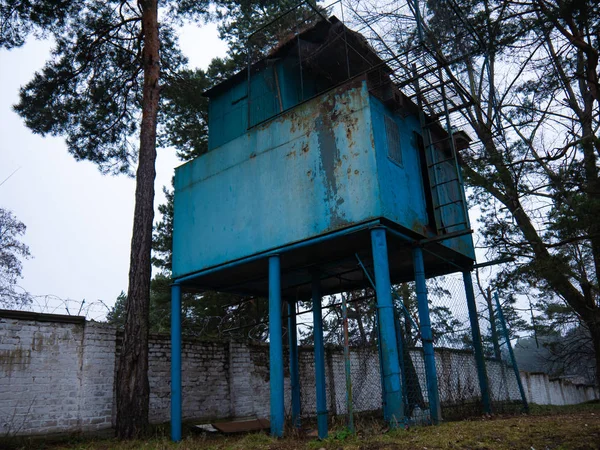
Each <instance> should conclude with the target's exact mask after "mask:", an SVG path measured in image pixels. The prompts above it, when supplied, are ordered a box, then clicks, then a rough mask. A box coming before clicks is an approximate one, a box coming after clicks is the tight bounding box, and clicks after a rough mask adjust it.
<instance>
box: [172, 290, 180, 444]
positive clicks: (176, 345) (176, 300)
mask: <svg viewBox="0 0 600 450" xmlns="http://www.w3.org/2000/svg"><path fill="white" fill-rule="evenodd" d="M171 440H173V442H179V441H181V286H180V285H179V284H174V285H172V286H171Z"/></svg>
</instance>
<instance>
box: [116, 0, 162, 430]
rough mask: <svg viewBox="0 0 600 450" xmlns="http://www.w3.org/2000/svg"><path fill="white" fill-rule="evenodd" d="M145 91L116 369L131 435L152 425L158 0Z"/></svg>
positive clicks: (122, 422)
mask: <svg viewBox="0 0 600 450" xmlns="http://www.w3.org/2000/svg"><path fill="white" fill-rule="evenodd" d="M139 5H140V7H141V9H142V32H143V42H144V44H143V45H144V47H143V53H142V64H143V69H144V90H143V98H142V124H141V128H140V151H139V159H138V168H137V174H136V189H135V210H134V216H133V236H132V238H131V258H130V266H129V290H128V292H127V302H126V308H125V330H124V334H123V343H122V346H121V355H120V358H119V367H118V371H117V424H116V425H117V436H119V437H120V438H132V437H136V436H140V435H141V434H143V433H144V432H145V431H146V429H147V426H148V405H149V398H150V387H149V384H148V329H149V310H150V278H151V276H152V267H151V262H150V253H151V249H152V224H153V221H154V179H155V177H156V168H155V163H156V122H157V114H158V100H159V95H160V89H159V84H158V81H159V73H160V66H159V37H158V8H157V0H142V1H140V2H139Z"/></svg>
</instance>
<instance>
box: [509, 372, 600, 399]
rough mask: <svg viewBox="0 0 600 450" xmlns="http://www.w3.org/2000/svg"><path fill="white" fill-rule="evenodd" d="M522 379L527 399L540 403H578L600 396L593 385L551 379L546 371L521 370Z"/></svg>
mask: <svg viewBox="0 0 600 450" xmlns="http://www.w3.org/2000/svg"><path fill="white" fill-rule="evenodd" d="M521 381H522V383H523V388H524V389H525V395H526V397H527V400H528V401H529V402H530V403H536V404H538V405H576V404H578V403H583V402H587V401H589V400H593V399H598V398H600V397H599V395H598V390H597V389H595V388H594V387H593V386H587V385H582V384H574V383H571V382H570V381H567V380H561V379H550V378H549V377H548V375H546V374H545V373H530V372H521Z"/></svg>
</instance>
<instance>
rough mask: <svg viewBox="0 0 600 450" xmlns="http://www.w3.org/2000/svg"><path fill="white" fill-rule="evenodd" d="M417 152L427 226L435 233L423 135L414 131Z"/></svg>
mask: <svg viewBox="0 0 600 450" xmlns="http://www.w3.org/2000/svg"><path fill="white" fill-rule="evenodd" d="M413 138H414V140H415V144H416V148H417V153H418V154H419V166H420V167H421V181H422V182H423V193H424V194H425V208H426V211H427V226H428V227H429V228H431V229H432V230H433V231H435V232H436V233H437V226H436V223H435V212H434V208H433V194H432V192H431V180H430V178H429V169H428V167H427V157H426V155H425V144H424V143H423V136H421V135H420V134H419V133H416V132H414V133H413Z"/></svg>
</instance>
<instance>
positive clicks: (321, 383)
mask: <svg viewBox="0 0 600 450" xmlns="http://www.w3.org/2000/svg"><path fill="white" fill-rule="evenodd" d="M312 303H313V327H314V328H313V330H314V331H313V336H314V341H315V386H316V391H317V392H316V394H317V427H318V430H319V431H318V432H319V439H325V438H326V437H327V415H328V414H327V397H326V391H325V346H324V343H323V315H322V311H321V279H320V276H319V273H318V272H314V273H313V274H312ZM330 388H331V387H330Z"/></svg>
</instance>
